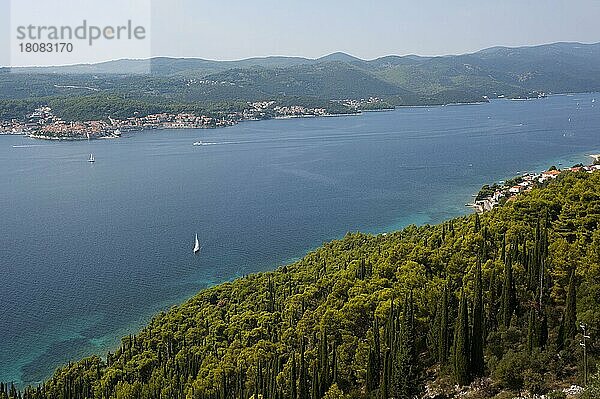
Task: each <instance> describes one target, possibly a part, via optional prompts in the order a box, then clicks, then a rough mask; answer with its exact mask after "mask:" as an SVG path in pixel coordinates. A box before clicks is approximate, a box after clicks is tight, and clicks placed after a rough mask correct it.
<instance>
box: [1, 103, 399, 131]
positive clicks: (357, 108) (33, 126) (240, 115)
mask: <svg viewBox="0 0 600 399" xmlns="http://www.w3.org/2000/svg"><path fill="white" fill-rule="evenodd" d="M336 105H341V106H342V107H343V108H342V109H343V111H342V112H340V111H336V112H331V111H330V110H328V109H327V108H324V107H308V106H302V105H280V104H278V103H277V102H276V101H258V102H249V103H248V106H247V107H246V108H245V109H244V110H242V111H240V112H230V113H224V114H223V115H222V116H220V117H215V116H208V115H196V114H194V113H187V112H181V113H177V114H174V113H166V112H165V113H157V114H151V115H145V116H133V117H129V118H126V119H117V118H112V117H110V116H108V117H107V118H106V119H104V120H92V121H65V120H63V119H62V118H60V117H59V116H57V115H55V113H54V112H53V110H52V108H50V107H48V106H42V107H39V108H36V109H35V111H34V112H33V113H31V114H29V115H26V117H25V118H23V120H16V119H13V120H10V121H0V134H20V135H26V136H29V137H32V138H36V139H45V140H86V139H88V140H89V139H109V138H118V137H120V136H121V134H123V133H125V132H133V131H140V130H144V129H207V128H218V127H226V126H232V125H235V124H237V123H239V122H242V121H250V120H263V119H283V118H299V117H319V116H332V115H340V114H343V115H348V114H357V113H360V112H361V111H362V110H378V109H389V107H387V106H386V105H385V103H383V102H382V100H380V99H379V98H376V97H370V98H368V99H360V100H353V99H347V100H340V101H336Z"/></svg>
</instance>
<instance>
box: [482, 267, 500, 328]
mask: <svg viewBox="0 0 600 399" xmlns="http://www.w3.org/2000/svg"><path fill="white" fill-rule="evenodd" d="M488 291H489V303H488V311H487V317H486V318H485V326H486V329H485V330H486V331H485V335H484V337H487V334H488V333H490V332H491V331H494V330H495V329H496V327H497V323H496V315H497V313H498V309H497V307H496V295H497V294H496V270H494V269H492V275H491V276H490V284H489V288H488Z"/></svg>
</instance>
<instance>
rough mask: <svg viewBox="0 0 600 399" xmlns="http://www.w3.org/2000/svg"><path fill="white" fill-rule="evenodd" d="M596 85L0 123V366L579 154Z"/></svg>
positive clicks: (117, 333) (43, 366)
mask: <svg viewBox="0 0 600 399" xmlns="http://www.w3.org/2000/svg"><path fill="white" fill-rule="evenodd" d="M596 98H598V99H599V100H600V93H588V94H573V95H556V96H550V97H547V98H542V99H534V100H526V101H510V100H506V99H504V100H493V101H490V102H489V103H483V104H475V105H454V106H435V107H406V108H398V109H396V110H393V111H388V112H367V113H363V114H361V115H356V116H343V117H322V118H297V119H286V120H268V121H256V122H243V123H240V124H238V125H236V126H232V127H228V128H222V129H199V130H191V129H190V130H186V129H181V130H148V131H141V132H136V133H126V134H124V135H123V137H122V138H119V139H111V140H92V141H68V142H67V141H65V142H54V141H43V140H36V139H31V138H27V137H24V136H0V381H5V382H11V381H12V382H15V383H17V384H19V385H21V386H22V385H24V384H37V383H39V382H40V381H43V380H44V379H45V378H47V377H48V376H49V375H51V373H52V372H53V370H54V369H55V368H56V367H58V366H60V365H62V364H65V363H67V362H69V361H72V360H76V359H79V358H81V357H84V356H89V355H92V354H98V355H101V356H104V355H105V354H106V353H107V351H109V350H114V349H115V348H116V347H117V346H118V345H119V339H120V337H121V336H124V335H127V334H130V333H135V332H136V331H137V330H139V329H140V328H141V327H142V326H143V325H144V324H145V323H147V322H148V321H149V320H150V319H151V317H152V315H153V314H156V313H157V312H159V311H161V310H167V309H168V308H169V307H171V306H173V305H176V304H178V303H181V302H184V301H185V300H186V299H187V298H190V297H191V296H193V295H194V294H195V293H196V292H198V291H200V290H202V289H203V288H206V287H209V286H212V285H215V284H218V283H220V282H224V281H228V280H231V279H235V278H236V277H240V276H243V275H246V274H249V273H253V272H260V271H265V270H272V269H275V268H276V267H278V266H280V265H283V264H286V263H290V262H293V261H294V260H296V259H299V258H301V257H302V256H303V255H304V254H306V253H307V252H308V251H310V250H312V249H314V248H317V247H318V246H320V245H321V244H322V243H323V242H326V241H329V240H333V239H338V238H342V237H343V236H344V235H345V234H346V233H347V232H355V231H362V232H366V233H371V234H379V233H383V232H389V231H394V230H398V229H402V228H403V227H405V226H407V225H410V224H417V225H423V224H433V223H438V222H441V221H444V220H446V219H449V218H452V217H457V216H461V215H465V214H468V213H470V212H472V210H471V209H470V208H467V207H465V204H466V203H468V202H471V201H472V200H473V198H472V195H473V194H475V193H477V191H478V190H479V188H480V187H481V186H482V185H483V184H486V183H492V182H496V181H499V180H504V179H507V178H511V177H514V176H515V175H517V174H521V173H524V172H529V171H541V170H545V169H547V168H548V167H550V166H552V165H555V166H557V167H559V168H565V167H570V166H572V165H574V164H577V163H580V162H583V163H591V158H590V157H589V155H590V154H598V153H600V101H599V102H595V99H596ZM194 142H201V143H202V145H193V143H194ZM90 154H93V155H94V157H95V160H96V162H94V163H90V162H88V159H89V157H90ZM196 234H198V237H199V240H200V242H201V245H202V250H201V253H200V255H194V253H193V251H192V249H193V246H194V238H195V235H196Z"/></svg>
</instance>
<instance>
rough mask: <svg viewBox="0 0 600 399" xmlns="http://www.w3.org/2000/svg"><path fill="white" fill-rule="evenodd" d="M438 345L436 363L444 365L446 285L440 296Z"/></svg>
mask: <svg viewBox="0 0 600 399" xmlns="http://www.w3.org/2000/svg"><path fill="white" fill-rule="evenodd" d="M439 328H440V330H439V332H438V337H439V343H438V361H439V362H440V363H442V364H445V363H446V362H447V361H448V352H449V350H448V347H449V339H448V337H449V334H448V330H449V325H448V284H447V283H446V285H445V286H444V293H443V294H442V303H441V306H440V325H439Z"/></svg>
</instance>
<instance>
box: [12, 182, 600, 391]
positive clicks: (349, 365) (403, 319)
mask: <svg viewBox="0 0 600 399" xmlns="http://www.w3.org/2000/svg"><path fill="white" fill-rule="evenodd" d="M599 225H600V173H594V174H588V173H584V172H579V173H569V172H565V173H563V174H561V176H560V177H559V178H558V179H557V181H554V182H552V183H550V185H549V186H548V187H546V188H542V189H534V190H533V191H532V192H530V193H525V194H523V195H520V196H518V197H517V198H516V199H514V200H511V201H509V202H508V203H506V204H505V205H504V206H502V207H500V208H497V209H495V210H494V211H492V212H489V213H485V214H483V215H481V216H477V215H471V216H466V217H461V218H458V219H454V220H451V221H448V222H445V223H442V224H440V225H437V226H429V225H427V226H422V227H415V226H410V227H408V228H406V229H404V230H402V231H399V232H396V233H391V234H387V235H378V236H371V235H366V234H360V233H354V234H348V235H347V236H346V237H345V238H344V239H342V240H338V241H333V242H331V243H327V244H324V245H323V246H322V247H321V248H319V249H318V250H315V251H314V252H311V253H309V254H308V255H306V256H305V257H304V258H303V259H302V260H300V261H298V262H296V263H294V264H291V265H286V266H282V267H280V268H278V269H277V270H276V271H273V272H268V273H260V274H253V275H249V276H246V277H244V278H240V279H238V280H235V281H232V282H228V283H224V284H221V285H218V286H215V287H213V288H210V289H207V290H204V291H202V292H200V293H199V294H198V295H196V296H195V297H194V298H192V299H190V300H189V301H188V302H186V303H185V304H183V305H181V306H177V307H174V308H172V309H171V310H169V311H168V312H166V313H162V314H159V315H157V316H156V317H155V318H154V319H153V320H152V321H151V322H150V323H149V324H148V326H147V327H146V328H144V329H143V330H142V331H140V332H139V334H137V335H134V336H133V335H132V336H128V337H125V338H123V340H122V344H121V347H120V348H119V349H118V350H116V352H115V353H109V354H108V356H107V357H106V359H101V358H99V357H91V358H87V359H84V360H81V361H79V362H77V363H73V364H70V365H66V366H65V367H64V368H62V369H59V370H57V371H56V373H55V375H54V376H53V377H52V378H51V379H49V380H48V381H47V382H45V383H44V384H43V385H41V386H40V387H34V388H30V389H28V390H26V391H25V392H24V393H23V395H24V397H27V398H214V399H228V398H232V399H233V398H250V397H254V398H258V397H263V398H291V399H309V398H310V399H317V398H412V397H414V395H422V394H424V392H426V391H427V392H429V393H430V394H431V396H430V397H433V393H432V392H437V395H438V396H435V397H437V398H444V397H452V395H453V394H452V392H454V390H455V388H454V385H455V384H459V385H469V384H471V383H472V382H473V381H474V380H476V381H478V383H477V384H473V386H472V387H471V391H469V392H468V393H467V394H466V396H463V397H471V398H485V397H498V398H511V397H513V396H512V394H511V393H510V392H514V393H516V392H519V391H522V390H528V391H530V392H532V393H545V392H552V391H555V390H558V389H560V388H562V387H564V386H569V385H571V384H580V385H583V383H584V363H583V356H582V347H581V346H580V340H581V338H582V337H581V329H580V323H585V324H586V325H587V328H588V335H590V336H591V339H588V340H587V352H588V363H589V373H590V375H593V374H594V373H595V367H596V366H595V365H596V362H597V356H598V345H597V342H598V337H599V334H600V331H599V328H600V306H599V305H600V231H599V230H598V227H599ZM266 245H268V243H267V244H266ZM482 377H483V378H482ZM487 377H489V378H487ZM591 380H592V383H593V384H597V382H594V381H595V380H594V379H593V378H591ZM475 385H477V387H478V388H476V387H475ZM1 391H2V393H0V398H6V397H7V396H9V397H12V396H15V395H17V392H16V390H14V388H12V389H11V387H9V386H6V385H4V386H2V389H1ZM11 392H12V393H11ZM469 395H470V396H469ZM503 395H504V396H503ZM553 395H554V396H553V397H556V398H559V397H564V396H561V395H562V394H561V393H559V392H554V393H553ZM586 395H588V396H587V397H588V398H591V397H597V396H594V394H593V392H592V389H590V391H589V392H588V393H587V394H586Z"/></svg>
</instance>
